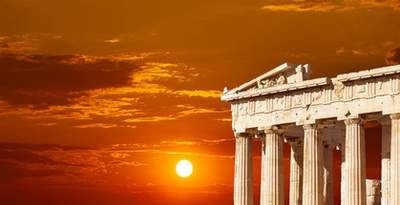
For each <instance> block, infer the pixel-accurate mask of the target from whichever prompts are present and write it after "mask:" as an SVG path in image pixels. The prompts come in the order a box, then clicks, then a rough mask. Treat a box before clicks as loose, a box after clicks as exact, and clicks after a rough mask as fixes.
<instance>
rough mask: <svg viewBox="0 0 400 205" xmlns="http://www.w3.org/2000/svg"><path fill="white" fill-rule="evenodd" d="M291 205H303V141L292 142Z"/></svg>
mask: <svg viewBox="0 0 400 205" xmlns="http://www.w3.org/2000/svg"><path fill="white" fill-rule="evenodd" d="M289 188H290V190H289V205H301V198H302V196H301V194H302V189H303V139H301V138H295V139H292V140H290V184H289Z"/></svg>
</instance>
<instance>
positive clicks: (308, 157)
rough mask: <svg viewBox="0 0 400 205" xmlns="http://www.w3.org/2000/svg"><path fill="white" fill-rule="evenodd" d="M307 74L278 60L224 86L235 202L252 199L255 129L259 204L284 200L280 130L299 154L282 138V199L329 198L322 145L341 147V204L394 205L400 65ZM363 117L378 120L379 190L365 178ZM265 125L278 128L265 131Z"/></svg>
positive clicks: (314, 202) (313, 201) (315, 202)
mask: <svg viewBox="0 0 400 205" xmlns="http://www.w3.org/2000/svg"><path fill="white" fill-rule="evenodd" d="M310 74H311V70H310V66H309V65H294V64H289V63H284V64H282V65H280V66H278V67H276V68H274V69H272V70H270V71H268V72H266V73H264V74H262V75H260V76H258V77H256V78H254V79H253V80H250V81H248V82H246V83H244V84H242V85H240V86H238V87H236V88H233V89H230V90H229V89H228V88H225V89H224V92H223V95H222V97H221V99H222V100H223V101H226V102H229V103H230V104H231V111H232V129H233V132H234V133H235V135H236V153H235V179H234V203H235V205H251V204H253V189H252V184H253V177H252V169H253V168H252V154H251V149H252V148H251V140H252V138H253V136H257V135H260V136H261V135H262V134H264V135H263V137H261V138H262V142H263V153H262V177H261V178H262V182H261V183H260V184H261V193H260V197H261V200H260V201H261V204H263V205H264V204H271V205H272V204H273V205H281V204H284V199H283V191H282V190H283V183H282V173H285V172H284V171H283V167H282V148H281V146H282V145H281V144H282V142H281V141H282V136H285V137H286V138H288V139H290V140H292V139H301V140H302V145H301V149H302V154H301V152H300V151H299V150H298V149H299V147H298V146H294V144H292V142H290V143H291V158H290V160H291V163H290V172H286V173H290V189H289V190H290V194H289V204H290V205H299V204H302V205H321V204H326V205H330V204H332V203H333V202H332V200H333V199H332V191H331V190H332V178H331V169H332V168H331V167H332V153H331V150H326V149H325V148H327V147H329V148H333V147H337V149H340V151H341V152H342V162H341V166H342V167H341V172H342V174H341V176H342V177H341V181H340V186H341V204H343V205H366V204H367V203H369V201H371V200H372V198H373V201H374V203H377V201H381V202H382V204H384V205H399V204H400V194H397V193H400V163H399V162H400V114H399V113H400V65H394V66H386V67H381V68H374V69H369V70H364V71H359V72H351V73H345V74H340V75H337V76H336V77H334V78H327V77H322V78H316V79H312V78H311V76H310ZM369 120H375V121H379V122H380V123H381V125H382V147H381V148H382V154H381V157H382V161H381V163H382V194H381V196H378V195H377V194H376V193H377V192H376V190H377V186H375V185H376V184H374V183H375V182H369V181H367V182H366V179H365V177H366V176H365V171H366V170H365V152H366V150H365V149H366V147H365V139H364V135H363V132H364V128H363V126H362V125H363V121H369ZM272 127H279V129H280V130H283V133H279V134H277V133H273V132H272V133H270V132H265V131H266V130H269V129H270V128H272ZM322 133H323V134H322ZM290 140H289V141H290ZM299 153H300V155H302V158H300V157H299ZM367 183H368V184H367ZM370 183H371V187H372V188H371V189H369V188H368V187H369V185H370ZM370 191H371V192H370ZM371 197H372V198H371ZM377 197H378V199H379V197H380V200H378V199H377ZM370 198H371V200H370Z"/></svg>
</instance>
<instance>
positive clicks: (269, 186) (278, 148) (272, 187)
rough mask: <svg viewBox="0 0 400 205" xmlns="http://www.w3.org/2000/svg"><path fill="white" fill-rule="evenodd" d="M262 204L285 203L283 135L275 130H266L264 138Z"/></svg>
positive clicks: (276, 204)
mask: <svg viewBox="0 0 400 205" xmlns="http://www.w3.org/2000/svg"><path fill="white" fill-rule="evenodd" d="M262 142H263V147H262V159H261V160H262V162H261V163H262V165H261V167H262V168H261V169H262V171H261V187H260V204H261V205H283V203H284V195H283V185H284V183H283V165H282V160H283V158H282V157H283V148H282V137H281V136H280V135H279V134H278V133H276V132H275V131H274V130H272V129H269V130H265V134H264V136H263V138H262Z"/></svg>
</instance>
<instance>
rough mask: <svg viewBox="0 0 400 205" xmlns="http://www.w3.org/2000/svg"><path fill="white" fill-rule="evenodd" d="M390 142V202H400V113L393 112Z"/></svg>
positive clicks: (392, 203)
mask: <svg viewBox="0 0 400 205" xmlns="http://www.w3.org/2000/svg"><path fill="white" fill-rule="evenodd" d="M390 118H391V127H392V128H391V130H392V131H391V135H392V136H391V142H390V193H392V194H391V195H390V204H391V205H399V204H400V194H399V193H400V114H392V115H390Z"/></svg>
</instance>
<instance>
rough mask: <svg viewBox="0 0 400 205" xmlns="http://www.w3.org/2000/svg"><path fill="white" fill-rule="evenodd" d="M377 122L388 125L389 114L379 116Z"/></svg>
mask: <svg viewBox="0 0 400 205" xmlns="http://www.w3.org/2000/svg"><path fill="white" fill-rule="evenodd" d="M378 122H379V124H381V126H387V125H390V124H391V122H390V115H383V116H382V117H380V118H379V119H378Z"/></svg>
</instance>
